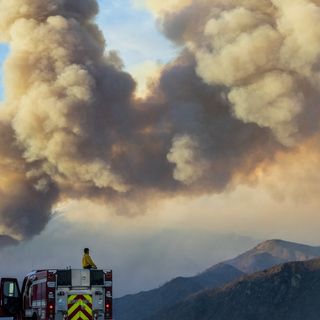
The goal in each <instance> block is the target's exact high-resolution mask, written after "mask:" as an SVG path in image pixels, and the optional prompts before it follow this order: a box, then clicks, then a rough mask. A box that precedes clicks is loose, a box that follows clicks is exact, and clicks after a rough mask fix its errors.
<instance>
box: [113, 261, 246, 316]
mask: <svg viewBox="0 0 320 320" xmlns="http://www.w3.org/2000/svg"><path fill="white" fill-rule="evenodd" d="M241 275H243V273H242V272H241V271H239V270H237V269H235V268H234V267H232V266H230V265H225V264H218V265H216V266H215V267H214V268H211V269H210V271H208V272H204V273H202V274H199V275H197V276H194V277H189V278H186V277H185V278H184V277H178V278H176V279H173V280H171V281H170V282H168V283H166V284H165V285H164V286H162V287H160V288H157V289H154V290H150V291H147V292H141V293H138V294H135V295H128V296H125V297H123V298H120V299H115V302H114V303H115V318H116V319H119V320H129V319H137V316H138V317H139V319H141V320H142V319H145V318H147V317H149V316H151V315H152V314H154V313H155V312H158V311H160V310H161V309H163V308H166V307H169V306H172V305H174V304H175V303H177V302H180V301H182V300H183V299H185V298H187V297H188V296H190V295H192V294H194V293H195V292H199V291H201V290H204V289H207V288H215V287H219V286H221V285H223V284H226V283H228V282H230V281H232V280H235V279H237V278H239V277H240V276H241Z"/></svg>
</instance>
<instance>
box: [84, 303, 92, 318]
mask: <svg viewBox="0 0 320 320" xmlns="http://www.w3.org/2000/svg"><path fill="white" fill-rule="evenodd" d="M82 307H83V308H84V309H85V310H86V311H87V312H88V314H89V315H90V316H92V309H91V308H90V307H89V306H88V305H86V304H85V303H83V304H82Z"/></svg>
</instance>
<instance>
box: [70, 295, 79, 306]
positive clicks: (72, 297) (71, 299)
mask: <svg viewBox="0 0 320 320" xmlns="http://www.w3.org/2000/svg"><path fill="white" fill-rule="evenodd" d="M76 296H77V295H76V294H72V295H71V296H69V297H68V304H69V303H71V302H72V301H73V300H74V299H75V297H76Z"/></svg>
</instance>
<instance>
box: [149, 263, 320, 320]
mask: <svg viewBox="0 0 320 320" xmlns="http://www.w3.org/2000/svg"><path fill="white" fill-rule="evenodd" d="M319 299H320V259H319V258H318V259H313V260H309V261H303V262H302V261H300V262H290V263H285V264H281V265H277V266H274V267H272V268H270V269H267V270H264V271H260V272H256V273H254V274H251V275H247V276H243V277H241V278H240V279H238V280H236V281H234V282H232V283H229V284H226V285H225V286H223V287H220V288H216V289H213V290H206V291H203V292H200V293H197V294H195V295H192V296H190V297H188V298H187V299H186V300H185V301H183V302H181V303H178V304H177V305H175V306H173V307H171V308H168V309H166V310H163V311H161V312H159V313H158V314H156V315H154V316H152V317H150V318H147V320H160V319H170V320H199V319H201V320H209V319H213V318H214V319H215V320H235V319H237V320H253V319H259V320H271V319H272V320H306V319H307V320H318V319H320V303H319Z"/></svg>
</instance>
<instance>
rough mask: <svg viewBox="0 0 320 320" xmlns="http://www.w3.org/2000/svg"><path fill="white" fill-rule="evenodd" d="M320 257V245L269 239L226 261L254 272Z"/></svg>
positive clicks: (244, 270)
mask: <svg viewBox="0 0 320 320" xmlns="http://www.w3.org/2000/svg"><path fill="white" fill-rule="evenodd" d="M318 257H320V247H312V246H308V245H303V244H299V243H294V242H288V241H283V240H268V241H265V242H262V243H260V244H259V245H257V246H256V247H255V248H253V249H251V250H249V251H247V252H245V253H243V254H241V255H239V256H238V257H236V258H234V259H232V260H228V261H225V263H227V264H230V265H232V266H234V267H235V268H237V269H239V270H241V271H242V272H244V273H253V272H256V271H260V270H263V269H267V268H270V267H272V266H274V265H277V264H281V263H285V262H289V261H305V260H311V259H314V258H318Z"/></svg>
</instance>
